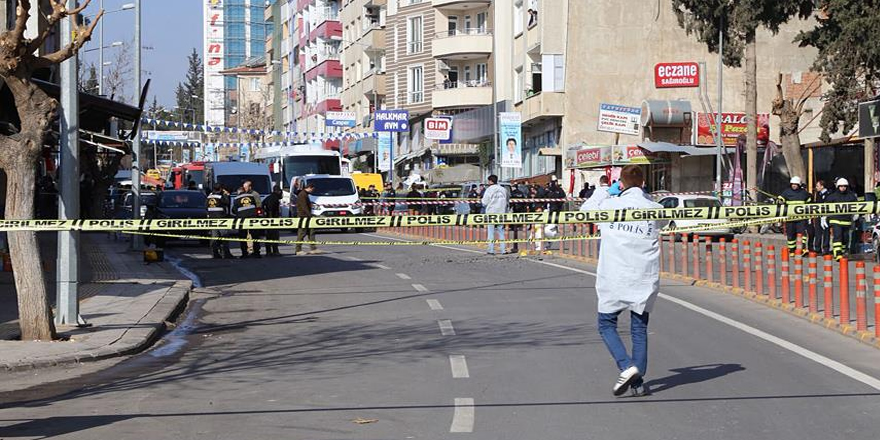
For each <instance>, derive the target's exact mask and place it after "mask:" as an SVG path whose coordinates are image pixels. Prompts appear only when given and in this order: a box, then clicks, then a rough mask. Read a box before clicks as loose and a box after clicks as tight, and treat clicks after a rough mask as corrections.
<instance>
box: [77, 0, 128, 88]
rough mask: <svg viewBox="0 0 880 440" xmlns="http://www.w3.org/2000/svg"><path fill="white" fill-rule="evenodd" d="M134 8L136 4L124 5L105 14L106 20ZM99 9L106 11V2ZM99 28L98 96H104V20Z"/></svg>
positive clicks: (99, 24)
mask: <svg viewBox="0 0 880 440" xmlns="http://www.w3.org/2000/svg"><path fill="white" fill-rule="evenodd" d="M134 7H135V4H134V3H126V4H124V5H122V7H121V8H119V9H117V10H115V11H109V12H105V13H104V16H105V18H106V16H107V14H112V13H115V12H122V11H127V10H129V9H134ZM98 8H99V9H100V10H101V11H103V10H104V0H101V1H100V3H99V5H98ZM98 27H99V30H98V35H99V36H98V44H99V45H100V48H99V49H98V58H99V60H98V64H100V65H101V74H100V75H99V77H98V95H103V94H104V20H101V22H100V23H98ZM121 45H122V42H119V46H121ZM113 46H114V47H115V46H116V43H113ZM86 52H88V51H86Z"/></svg>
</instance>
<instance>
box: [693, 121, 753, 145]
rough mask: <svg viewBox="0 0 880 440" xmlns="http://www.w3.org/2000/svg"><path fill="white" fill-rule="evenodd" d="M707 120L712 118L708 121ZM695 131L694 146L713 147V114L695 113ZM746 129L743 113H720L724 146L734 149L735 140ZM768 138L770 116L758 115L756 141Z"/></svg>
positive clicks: (743, 133)
mask: <svg viewBox="0 0 880 440" xmlns="http://www.w3.org/2000/svg"><path fill="white" fill-rule="evenodd" d="M709 118H712V120H711V121H710V120H709ZM696 124H697V129H696V130H694V132H695V133H696V135H695V136H696V139H695V140H694V145H704V146H711V145H715V136H714V127H715V114H712V113H708V114H707V113H697V118H696ZM747 129H748V124H746V114H745V113H721V139H722V140H723V142H724V145H725V146H728V147H735V146H736V140H737V138H739V136H740V135H745V134H746V130H747ZM769 138H770V115H769V114H767V113H760V114H758V140H767V139H769Z"/></svg>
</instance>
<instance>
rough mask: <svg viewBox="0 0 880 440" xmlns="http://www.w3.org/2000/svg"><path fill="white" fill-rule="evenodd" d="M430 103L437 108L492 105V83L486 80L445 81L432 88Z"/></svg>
mask: <svg viewBox="0 0 880 440" xmlns="http://www.w3.org/2000/svg"><path fill="white" fill-rule="evenodd" d="M431 104H432V106H433V107H434V108H438V109H439V108H463V107H480V106H484V105H492V84H490V83H489V82H488V81H467V82H465V81H459V82H457V83H447V84H444V85H442V86H439V87H438V88H437V89H436V90H434V93H433V95H432V98H431Z"/></svg>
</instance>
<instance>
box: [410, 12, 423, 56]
mask: <svg viewBox="0 0 880 440" xmlns="http://www.w3.org/2000/svg"><path fill="white" fill-rule="evenodd" d="M423 32H424V29H423V27H422V16H421V15H419V16H416V17H410V19H409V20H407V26H406V42H407V45H406V53H408V54H413V53H421V52H422V33H423Z"/></svg>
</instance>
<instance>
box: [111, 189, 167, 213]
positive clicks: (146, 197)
mask: <svg viewBox="0 0 880 440" xmlns="http://www.w3.org/2000/svg"><path fill="white" fill-rule="evenodd" d="M156 201H157V198H156V193H154V192H150V191H141V206H140V211H141V212H140V215H139V216H138V218H141V219H143V218H146V217H147V212H148V211H149V210H150V207H152V206H156ZM133 202H134V195H133V193H132V192H131V191H128V192H127V193H125V197H123V199H122V204H120V205H119V208H118V209H117V210H116V214H115V215H114V216H113V218H117V219H129V218H132V216H131V209H132V206H131V205H132V203H133Z"/></svg>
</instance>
